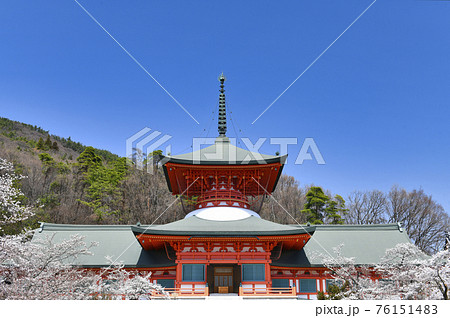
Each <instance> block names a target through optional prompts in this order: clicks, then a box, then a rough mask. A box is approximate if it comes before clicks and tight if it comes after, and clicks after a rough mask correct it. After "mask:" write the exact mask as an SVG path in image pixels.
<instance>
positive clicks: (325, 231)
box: [33, 217, 410, 268]
mask: <svg viewBox="0 0 450 318" xmlns="http://www.w3.org/2000/svg"><path fill="white" fill-rule="evenodd" d="M194 218H195V217H191V218H188V219H185V220H181V221H177V222H173V223H169V224H165V225H155V226H152V227H150V228H151V229H153V230H152V231H153V233H154V234H157V232H158V231H162V232H160V233H165V234H167V231H169V230H170V231H174V232H177V231H179V230H181V229H183V230H184V229H185V226H186V225H188V223H186V222H182V221H187V220H189V219H191V220H195V219H194ZM245 220H247V221H246V222H249V223H245V224H247V226H251V225H252V224H253V223H252V222H256V223H255V224H254V227H253V229H252V230H249V229H248V227H244V226H243V225H242V224H244V223H242V224H241V226H242V227H241V228H239V227H237V228H232V227H231V225H232V223H229V224H227V223H228V221H225V222H224V221H221V222H216V223H221V224H222V228H218V224H214V223H210V222H214V221H208V222H198V220H196V221H195V222H197V223H196V224H197V226H200V225H201V228H196V227H195V226H194V225H195V222H193V224H192V225H193V226H194V227H193V228H191V231H192V232H191V234H192V235H194V234H195V235H204V233H205V232H203V231H206V232H208V233H209V234H213V232H214V231H221V233H222V234H221V235H224V234H227V235H228V236H230V237H232V236H233V235H235V236H239V234H238V232H239V233H240V234H241V235H242V233H245V235H250V234H252V235H256V234H258V235H264V234H262V233H266V234H267V233H269V232H270V233H271V234H270V235H275V234H274V233H275V232H277V231H280V230H281V229H282V230H283V231H281V232H282V234H286V232H285V231H289V232H290V231H292V232H295V231H296V233H301V232H302V233H306V232H308V233H310V234H311V235H312V237H311V239H310V240H309V241H308V242H307V243H306V245H305V247H304V248H303V249H302V250H299V251H297V250H283V252H282V253H281V256H280V257H279V259H278V260H274V261H273V262H272V264H271V265H272V266H280V267H322V266H323V264H322V259H323V258H322V257H321V256H320V254H322V255H326V254H327V252H328V253H330V254H331V255H334V254H333V248H335V247H337V246H338V245H340V244H343V247H342V255H343V256H345V257H354V258H355V262H356V263H357V264H367V265H371V264H375V263H378V262H380V261H381V259H382V257H383V255H384V253H385V251H386V249H389V248H393V247H395V245H397V244H399V243H410V240H409V238H408V236H407V234H406V232H405V231H404V230H402V229H401V227H400V226H399V225H397V224H388V225H317V226H311V227H306V226H305V227H303V226H299V225H282V224H276V223H273V222H269V221H266V220H261V219H259V220H260V221H261V222H260V223H258V222H259V221H257V220H258V218H256V217H250V218H247V219H244V220H241V221H245ZM202 221H207V220H202ZM233 222H235V221H233ZM189 224H190V223H189ZM204 225H207V226H208V227H207V228H204ZM235 225H236V224H235ZM137 228H142V226H141V227H138V226H131V225H64V224H49V223H42V224H41V227H40V228H39V229H37V230H36V231H35V234H34V236H33V242H38V241H39V240H40V239H42V238H43V237H44V236H45V235H49V236H53V240H54V242H61V241H63V240H67V239H70V237H71V236H72V235H75V234H79V235H82V236H84V237H85V242H86V243H88V244H89V243H91V242H97V243H98V245H97V246H95V247H93V248H92V250H91V251H92V253H93V255H82V256H80V257H79V258H77V259H73V260H70V261H69V264H71V265H75V266H82V267H106V266H109V265H110V263H109V261H108V260H107V258H106V257H107V256H110V257H111V258H112V259H113V260H115V259H117V262H120V263H122V264H124V265H125V267H128V268H156V267H169V266H175V262H174V261H171V260H169V259H168V257H167V255H166V253H165V251H164V250H156V251H146V250H144V249H143V248H142V247H141V246H140V244H139V242H138V241H137V239H136V237H135V235H134V234H133V231H135V230H136V229H137ZM144 229H145V227H144ZM281 232H279V233H280V234H281ZM199 233H200V234H199ZM185 235H186V234H185ZM187 235H189V234H187Z"/></svg>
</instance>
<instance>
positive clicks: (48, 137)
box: [45, 135, 52, 150]
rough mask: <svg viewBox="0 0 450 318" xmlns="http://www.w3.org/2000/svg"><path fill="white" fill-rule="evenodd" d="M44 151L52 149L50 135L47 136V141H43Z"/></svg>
mask: <svg viewBox="0 0 450 318" xmlns="http://www.w3.org/2000/svg"><path fill="white" fill-rule="evenodd" d="M45 148H46V149H45V150H48V149H51V148H52V141H51V140H50V135H47V139H46V140H45Z"/></svg>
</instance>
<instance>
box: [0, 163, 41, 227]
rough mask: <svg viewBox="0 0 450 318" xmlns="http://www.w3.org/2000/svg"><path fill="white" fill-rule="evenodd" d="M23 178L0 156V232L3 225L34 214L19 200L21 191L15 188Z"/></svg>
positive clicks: (21, 194)
mask: <svg viewBox="0 0 450 318" xmlns="http://www.w3.org/2000/svg"><path fill="white" fill-rule="evenodd" d="M23 178H24V177H23V176H20V175H17V174H16V173H15V172H14V166H13V165H12V164H11V163H10V162H8V161H7V160H5V159H2V158H0V234H1V233H2V230H3V227H4V226H5V225H9V224H14V223H17V222H20V221H23V220H26V219H27V218H29V217H30V216H32V215H33V214H34V213H33V210H32V208H31V207H27V206H24V205H22V203H21V202H20V197H22V196H23V193H22V192H21V191H20V190H19V189H18V188H17V182H18V181H19V180H21V179H23Z"/></svg>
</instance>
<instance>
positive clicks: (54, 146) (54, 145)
mask: <svg viewBox="0 0 450 318" xmlns="http://www.w3.org/2000/svg"><path fill="white" fill-rule="evenodd" d="M52 149H53V150H56V151H58V150H59V147H58V143H57V142H56V141H54V142H53V144H52Z"/></svg>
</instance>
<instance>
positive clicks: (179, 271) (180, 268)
mask: <svg viewBox="0 0 450 318" xmlns="http://www.w3.org/2000/svg"><path fill="white" fill-rule="evenodd" d="M182 271H183V264H181V263H178V264H177V272H176V276H175V287H176V288H180V287H181V280H182V278H183V275H182Z"/></svg>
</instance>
